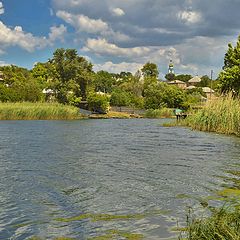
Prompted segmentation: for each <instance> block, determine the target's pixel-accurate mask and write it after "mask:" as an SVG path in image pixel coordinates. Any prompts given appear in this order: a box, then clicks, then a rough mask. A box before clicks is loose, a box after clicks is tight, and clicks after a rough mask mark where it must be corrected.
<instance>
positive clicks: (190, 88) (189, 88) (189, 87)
mask: <svg viewBox="0 0 240 240" xmlns="http://www.w3.org/2000/svg"><path fill="white" fill-rule="evenodd" d="M186 89H187V90H192V89H196V87H195V86H188V87H187V88H186Z"/></svg>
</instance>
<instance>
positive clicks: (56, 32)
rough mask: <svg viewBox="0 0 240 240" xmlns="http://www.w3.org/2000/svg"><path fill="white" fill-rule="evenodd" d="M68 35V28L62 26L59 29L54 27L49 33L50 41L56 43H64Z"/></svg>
mask: <svg viewBox="0 0 240 240" xmlns="http://www.w3.org/2000/svg"><path fill="white" fill-rule="evenodd" d="M66 33H67V28H66V27H65V26H64V25H63V24H61V25H60V26H59V27H57V26H52V27H51V28H50V33H49V41H50V42H52V43H53V42H55V41H56V40H61V41H64V37H65V34H66Z"/></svg>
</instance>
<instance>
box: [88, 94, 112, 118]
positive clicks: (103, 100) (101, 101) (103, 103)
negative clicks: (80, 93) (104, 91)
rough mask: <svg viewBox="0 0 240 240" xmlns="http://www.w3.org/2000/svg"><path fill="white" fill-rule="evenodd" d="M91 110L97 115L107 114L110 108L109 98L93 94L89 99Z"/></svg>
mask: <svg viewBox="0 0 240 240" xmlns="http://www.w3.org/2000/svg"><path fill="white" fill-rule="evenodd" d="M87 102H88V106H89V110H91V111H93V112H97V113H102V114H104V113H107V112H108V111H109V108H110V104H109V96H107V95H100V94H97V93H91V94H89V96H88V97H87Z"/></svg>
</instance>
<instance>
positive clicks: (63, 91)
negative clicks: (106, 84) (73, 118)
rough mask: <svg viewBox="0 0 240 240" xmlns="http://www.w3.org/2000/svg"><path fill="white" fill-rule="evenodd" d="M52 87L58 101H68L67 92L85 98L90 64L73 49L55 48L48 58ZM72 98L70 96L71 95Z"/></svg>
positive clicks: (90, 76)
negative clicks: (50, 57) (51, 56)
mask: <svg viewBox="0 0 240 240" xmlns="http://www.w3.org/2000/svg"><path fill="white" fill-rule="evenodd" d="M49 64H50V68H51V71H50V72H51V78H52V85H53V88H54V89H55V90H56V92H57V98H58V100H59V101H60V102H63V103H67V102H68V94H69V92H71V93H73V94H74V96H75V97H76V98H78V97H82V98H83V99H86V96H87V91H88V86H89V84H90V82H91V79H92V76H93V71H92V64H91V63H90V62H88V61H87V60H86V59H85V58H84V57H81V56H78V54H77V51H76V50H75V49H63V48H60V49H57V50H56V51H55V52H54V53H53V58H52V59H50V60H49ZM71 98H72V96H71Z"/></svg>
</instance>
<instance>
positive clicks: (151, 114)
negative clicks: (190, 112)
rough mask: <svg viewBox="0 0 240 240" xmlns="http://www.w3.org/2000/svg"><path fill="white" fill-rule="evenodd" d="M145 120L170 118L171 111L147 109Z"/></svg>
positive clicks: (172, 115) (171, 115)
mask: <svg viewBox="0 0 240 240" xmlns="http://www.w3.org/2000/svg"><path fill="white" fill-rule="evenodd" d="M144 117H145V118H172V117H174V114H173V110H172V109H170V108H161V109H148V110H147V111H146V113H145V114H144Z"/></svg>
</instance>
